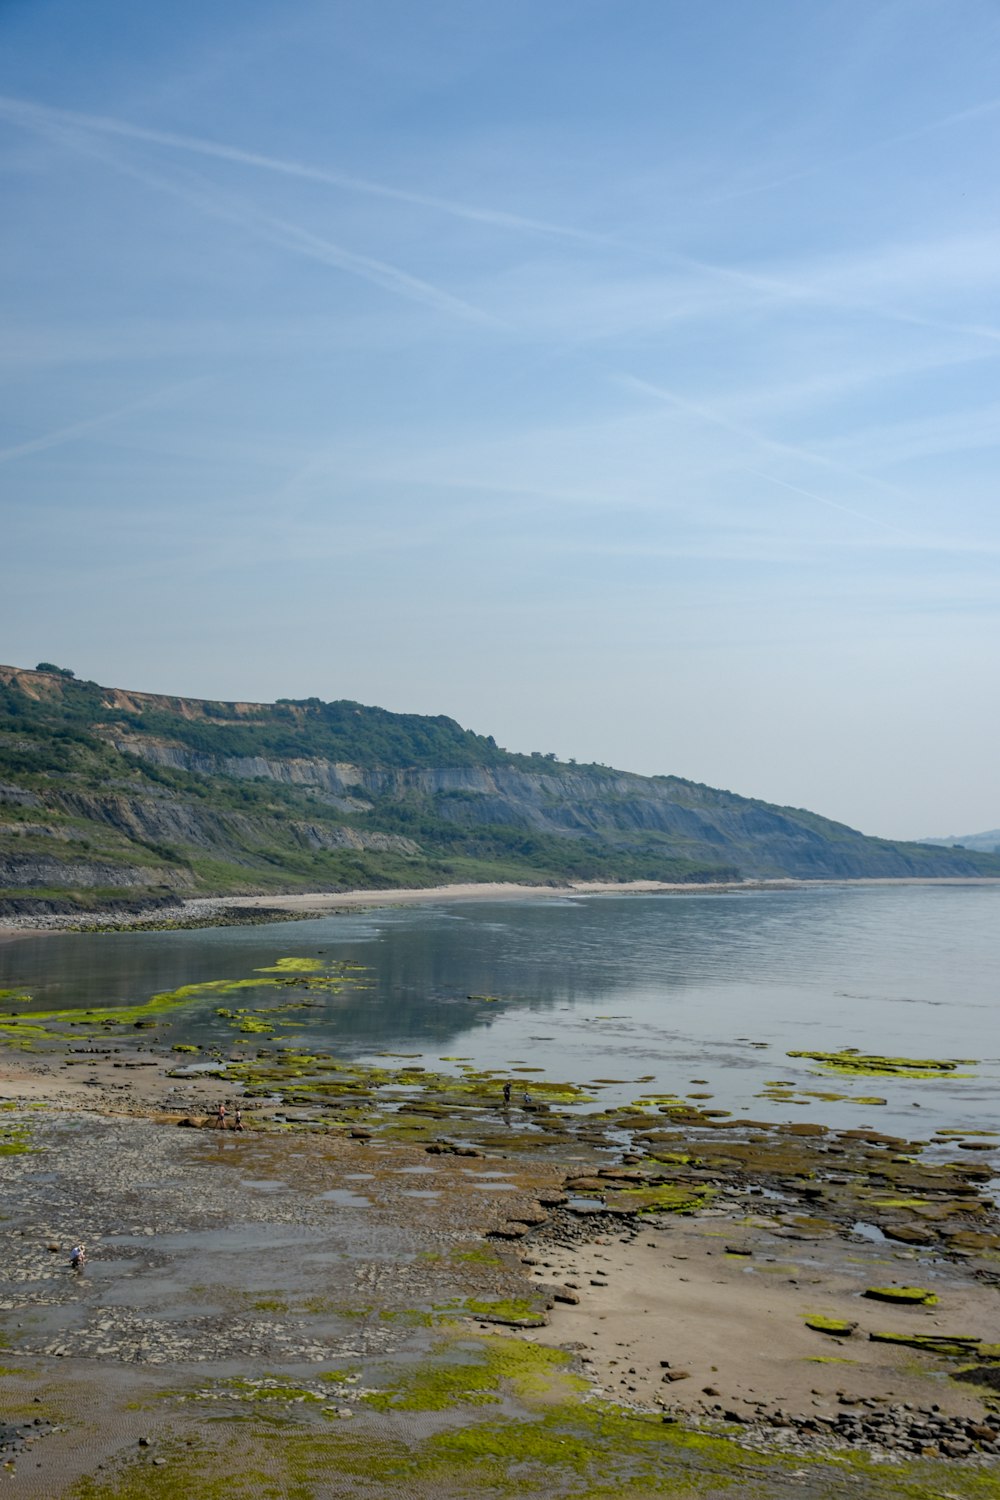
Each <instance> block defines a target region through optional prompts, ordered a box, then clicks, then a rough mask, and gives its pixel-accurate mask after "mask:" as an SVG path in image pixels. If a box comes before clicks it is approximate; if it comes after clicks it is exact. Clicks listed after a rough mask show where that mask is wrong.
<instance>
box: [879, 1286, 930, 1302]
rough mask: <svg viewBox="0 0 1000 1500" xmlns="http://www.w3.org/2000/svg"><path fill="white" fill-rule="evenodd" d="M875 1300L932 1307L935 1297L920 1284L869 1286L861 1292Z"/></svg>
mask: <svg viewBox="0 0 1000 1500" xmlns="http://www.w3.org/2000/svg"><path fill="white" fill-rule="evenodd" d="M863 1295H864V1296H865V1297H871V1298H872V1299H873V1300H874V1301H876V1302H894V1303H896V1305H897V1306H901V1307H934V1306H936V1304H937V1300H938V1299H937V1297H936V1296H935V1295H934V1293H933V1292H929V1291H927V1289H926V1287H922V1286H869V1287H866V1288H865V1291H864V1293H863Z"/></svg>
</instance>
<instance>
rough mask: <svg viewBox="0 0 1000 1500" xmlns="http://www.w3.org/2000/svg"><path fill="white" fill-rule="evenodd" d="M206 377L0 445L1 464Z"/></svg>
mask: <svg viewBox="0 0 1000 1500" xmlns="http://www.w3.org/2000/svg"><path fill="white" fill-rule="evenodd" d="M207 379H208V376H207V375H199V376H198V377H197V379H195V380H185V381H182V382H181V383H180V384H179V385H169V386H166V387H165V388H164V389H163V390H161V391H154V392H153V393H152V394H151V395H149V396H142V397H140V398H139V400H138V401H129V402H127V403H126V404H125V405H124V406H116V407H115V408H114V410H113V411H105V412H100V413H99V414H98V415H97V416H96V417H86V418H84V420H83V421H82V422H71V423H70V425H69V426H68V427H57V428H56V429H55V431H53V432H45V433H42V434H41V435H40V436H39V437H36V438H29V439H28V441H27V442H26V443H15V444H14V445H13V446H12V447H10V448H0V463H8V462H9V461H10V460H11V459H14V458H24V457H25V456H26V455H27V454H29V453H44V452H45V451H46V449H48V448H58V447H60V446H61V445H62V444H63V443H69V442H72V440H73V439H74V438H75V437H80V436H82V434H83V433H85V432H93V431H95V430H96V429H97V428H99V427H108V426H110V425H111V423H113V422H118V421H120V420H121V418H122V417H127V416H130V415H131V413H132V412H134V411H144V410H145V409H146V408H147V407H150V406H158V405H159V404H160V402H161V401H164V400H167V399H168V398H169V397H170V396H173V395H176V394H178V393H179V392H181V391H189V390H192V389H193V388H194V387H195V386H199V385H204V383H205V381H206V380H207Z"/></svg>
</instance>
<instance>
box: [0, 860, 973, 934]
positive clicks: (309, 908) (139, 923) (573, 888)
mask: <svg viewBox="0 0 1000 1500" xmlns="http://www.w3.org/2000/svg"><path fill="white" fill-rule="evenodd" d="M896 885H916V886H921V885H922V886H940V885H947V886H994V885H995V886H1000V877H997V876H989V875H931V876H884V877H883V876H865V877H859V878H854V879H848V878H841V879H835V878H832V877H825V878H821V879H817V880H801V879H793V878H791V877H788V876H776V877H775V878H774V879H772V880H761V879H755V880H730V881H703V882H693V881H665V880H630V881H609V880H578V881H571V882H567V883H566V884H565V885H551V884H550V885H518V884H516V883H514V882H512V881H507V882H502V881H496V882H482V883H473V882H467V883H465V884H459V885H437V886H414V887H407V888H392V889H389V890H371V889H360V890H351V891H290V892H285V893H284V894H280V893H274V892H268V893H267V894H262V895H250V896H246V895H244V896H197V897H191V898H188V899H186V900H184V901H181V902H178V904H177V905H176V906H173V907H167V908H162V909H158V910H155V911H150V910H149V909H148V908H147V909H146V910H137V911H135V912H132V913H122V912H121V911H117V910H115V911H112V910H110V909H109V910H106V911H100V910H95V911H89V912H76V913H72V914H60V915H55V914H42V915H35V914H28V913H26V914H25V915H24V916H5V917H0V942H8V941H11V940H13V939H15V938H18V937H25V936H29V935H31V934H32V933H37V932H85V931H88V930H92V931H107V930H109V929H116V930H117V929H122V930H125V929H136V930H143V929H147V930H148V929H161V928H181V927H212V926H231V925H243V923H244V922H245V923H246V925H250V924H252V923H254V922H267V921H268V920H275V921H289V920H292V921H295V920H302V921H304V920H307V919H308V918H309V917H312V916H324V915H330V914H331V913H335V912H339V911H352V910H358V909H371V908H378V907H389V906H413V905H418V904H422V903H426V902H442V901H447V902H452V901H509V900H516V901H521V900H540V899H545V898H546V897H548V898H552V897H560V896H561V897H566V896H656V895H693V894H698V895H704V894H707V893H712V894H718V895H725V894H732V893H738V892H750V891H795V890H816V889H820V888H824V887H832V886H896Z"/></svg>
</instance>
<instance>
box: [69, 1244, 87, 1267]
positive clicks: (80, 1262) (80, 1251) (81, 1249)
mask: <svg viewBox="0 0 1000 1500" xmlns="http://www.w3.org/2000/svg"><path fill="white" fill-rule="evenodd" d="M69 1263H70V1265H71V1266H72V1268H73V1270H74V1271H82V1270H83V1268H84V1266H85V1265H86V1264H87V1247H86V1245H74V1246H73V1248H72V1250H71V1251H70V1252H69Z"/></svg>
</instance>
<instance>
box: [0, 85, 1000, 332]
mask: <svg viewBox="0 0 1000 1500" xmlns="http://www.w3.org/2000/svg"><path fill="white" fill-rule="evenodd" d="M996 108H1000V101H989V102H987V103H984V104H980V105H977V106H974V107H973V108H971V109H968V110H964V111H962V112H961V113H960V114H957V115H951V116H948V117H946V118H945V119H943V120H939V121H933V122H931V123H929V124H928V125H925V126H923V127H920V128H918V129H916V130H914V131H912V132H910V133H909V134H910V135H912V136H918V135H922V134H925V133H927V132H929V131H933V130H937V129H942V128H944V127H946V126H948V125H951V124H954V123H958V122H959V121H961V120H963V119H965V118H972V117H974V116H978V115H985V114H989V113H992V112H993V111H994V109H996ZM0 115H4V116H6V117H7V119H9V120H12V121H14V122H15V123H17V124H20V125H22V126H25V127H28V128H30V129H35V130H42V131H45V130H46V129H47V128H48V129H52V128H53V127H56V128H60V127H61V128H62V130H64V131H71V132H73V133H74V134H75V133H78V132H80V131H83V132H86V133H88V134H90V135H92V136H93V135H106V136H115V137H118V138H120V139H123V140H132V141H141V142H145V143H147V144H148V145H155V146H166V147H169V148H171V149H173V150H176V151H185V152H189V153H193V154H195V155H198V156H204V157H211V158H214V159H215V160H217V161H228V162H233V163H235V164H237V165H241V166H248V167H255V168H257V169H259V170H261V171H266V172H273V173H277V174H279V175H281V176H285V177H295V178H299V179H302V180H304V181H309V182H319V183H324V184H325V185H326V186H328V187H336V188H341V189H343V190H345V191H348V192H355V193H363V194H367V195H368V196H370V197H377V198H385V199H390V200H393V201H395V202H398V203H410V204H413V205H415V206H417V207H420V208H429V209H434V210H436V211H437V212H439V213H444V214H448V215H450V216H451V217H452V218H457V219H464V220H467V221H470V222H472V223H478V224H489V225H493V226H495V227H497V228H502V229H507V230H511V231H517V232H520V233H528V234H537V235H547V236H549V237H553V238H559V239H564V240H570V241H573V242H575V243H577V244H582V245H591V246H596V247H599V248H602V249H617V250H621V251H625V252H627V253H628V254H631V255H636V256H639V257H640V258H642V259H643V260H647V261H656V262H659V263H662V264H673V265H675V266H683V267H684V268H685V269H687V270H693V271H696V272H698V273H699V274H700V275H703V276H706V277H709V278H713V279H717V280H721V281H726V282H729V283H731V284H734V285H737V286H741V287H743V288H744V289H745V290H750V291H753V292H757V293H766V294H768V295H771V296H775V295H777V296H779V297H781V298H785V299H788V298H790V299H792V300H800V301H808V302H820V303H826V304H828V305H829V306H833V307H843V308H847V309H849V310H851V311H854V312H862V313H868V314H871V315H873V316H875V317H881V318H885V319H886V320H887V321H889V322H896V323H909V324H915V325H917V326H918V327H925V328H936V329H940V330H942V331H944V332H947V333H959V334H966V335H969V336H971V337H973V338H982V339H988V340H990V341H991V342H997V341H998V340H1000V330H998V329H996V328H992V327H989V326H986V325H982V324H966V323H955V322H949V321H947V320H945V319H939V318H927V317H922V316H920V315H919V314H915V313H907V312H903V311H900V310H899V309H896V308H892V307H887V306H880V305H878V304H870V303H866V302H864V301H863V300H861V301H858V300H855V299H852V298H844V297H838V296H836V295H830V294H828V293H825V292H823V291H822V290H821V289H817V288H815V287H810V286H808V285H796V284H795V283H794V282H789V281H785V280H783V279H781V278H779V277H776V276H768V275H765V274H761V273H755V272H748V271H743V270H736V269H733V268H731V267H728V266H720V265H717V264H715V263H713V262H712V261H705V260H700V259H698V258H697V257H695V256H690V255H685V254H684V253H683V252H682V251H672V250H660V249H656V250H652V249H648V248H646V247H643V246H641V245H635V244H631V243H627V242H625V241H623V240H619V239H617V238H615V237H614V236H611V235H601V234H596V233H593V232H591V231H587V230H583V229H575V228H573V227H571V226H569V225H566V224H555V223H552V222H551V221H549V220H545V219H533V218H530V217H527V216H525V215H522V214H513V213H508V212H506V211H505V210H502V209H495V208H480V207H475V206H470V205H469V204H466V203H458V202H456V201H455V200H454V199H450V198H441V197H437V196H435V195H433V194H429V193H418V192H414V191H413V190H412V189H408V188H398V187H391V186H389V185H388V184H386V183H381V182H373V181H371V180H370V179H368V178H363V177H355V176H353V175H352V174H350V173H347V172H334V171H330V170H329V169H327V168H324V167H314V166H310V165H308V164H307V163H305V162H297V161H288V160H286V159H284V158H282V157H275V156H268V155H266V154H264V153H263V152H257V151H247V150H244V149H243V148H242V147H239V146H229V145H226V144H225V143H224V142H221V141H211V140H204V139H202V138H201V137H199V136H189V135H182V134H179V133H177V132H174V131H166V130H153V129H150V128H148V127H146V126H142V125H133V124H132V123H131V122H129V121H127V120H118V119H115V118H113V117H111V116H108V115H89V114H82V113H79V112H76V111H73V110H62V109H56V108H53V107H52V106H49V105H41V104H35V103H33V102H32V101H31V100H27V99H19V98H16V97H14V96H12V95H0ZM900 139H905V137H900ZM866 149H874V148H866ZM813 170H818V169H812V168H810V169H806V170H805V171H804V173H802V174H792V177H791V178H789V179H785V180H794V177H796V176H799V175H810V173H811V172H812V171H813ZM766 186H767V185H765V187H766ZM759 190H762V189H756V188H751V189H747V190H746V191H747V192H756V191H759ZM735 196H742V194H741V193H737V194H735ZM334 248H335V249H337V250H338V252H339V247H334ZM341 253H343V254H344V255H345V256H349V255H350V254H351V252H347V251H344V252H341ZM363 259H364V258H363V257H358V260H359V261H361V260H363ZM331 263H332V262H331ZM343 268H344V269H347V266H346V265H345V266H344V267H343ZM372 268H373V269H374V270H376V271H377V272H378V274H379V275H383V274H384V272H385V270H386V268H385V267H384V265H382V263H380V262H372ZM354 269H355V270H357V269H358V267H357V266H355V267H354ZM390 269H394V268H390ZM399 275H400V276H401V277H402V278H403V279H404V280H405V279H406V273H405V272H400V273H399ZM372 279H375V278H374V277H373V278H372ZM416 280H417V279H416V278H410V285H411V286H412V285H413V283H415V282H416ZM381 284H383V285H386V284H387V283H386V282H385V281H383V282H382V283H381ZM420 284H421V285H426V283H420ZM397 289H399V290H402V283H401V284H400V287H399V288H397ZM430 291H431V292H432V293H433V295H434V296H435V297H436V298H442V297H443V298H447V296H448V294H447V293H441V292H438V291H437V289H436V288H430ZM457 300H458V299H456V301H457ZM464 305H465V307H466V308H468V304H464ZM472 311H473V313H474V315H476V316H478V317H480V318H486V319H487V320H489V318H488V315H487V314H484V313H481V312H479V311H478V310H477V309H473V310H472Z"/></svg>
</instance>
